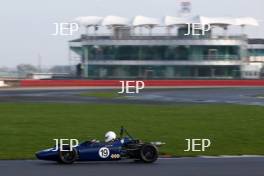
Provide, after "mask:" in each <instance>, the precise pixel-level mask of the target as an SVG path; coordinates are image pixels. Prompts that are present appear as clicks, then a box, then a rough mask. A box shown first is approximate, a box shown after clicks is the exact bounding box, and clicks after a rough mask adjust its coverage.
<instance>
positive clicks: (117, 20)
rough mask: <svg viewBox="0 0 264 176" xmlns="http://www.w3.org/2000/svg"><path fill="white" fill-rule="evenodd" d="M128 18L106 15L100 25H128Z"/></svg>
mask: <svg viewBox="0 0 264 176" xmlns="http://www.w3.org/2000/svg"><path fill="white" fill-rule="evenodd" d="M129 25H130V22H129V19H127V18H124V17H119V16H107V17H105V18H104V19H103V21H102V26H129Z"/></svg>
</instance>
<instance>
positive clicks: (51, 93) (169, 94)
mask: <svg viewBox="0 0 264 176" xmlns="http://www.w3.org/2000/svg"><path fill="white" fill-rule="evenodd" d="M107 91H110V92H118V91H119V90H117V89H116V90H113V89H107V90H103V89H91V88H90V89H88V88H58V89H56V88H52V89H51V88H50V89H48V88H38V89H34V88H33V89H32V88H29V89H19V88H18V89H0V102H52V103H54V102H55V103H99V104H100V103H121V104H123V103H127V104H132V103H133V104H134V103H138V104H176V103H205V104H208V103H221V104H222V103H224V104H225V103H228V104H245V105H260V106H263V105H264V88H262V87H255V88H254V87H248V88H246V87H244V88H177V89H176V88H175V89H145V90H144V91H142V92H140V93H139V94H129V95H126V96H125V97H121V98H120V97H116V98H110V99H103V98H97V97H92V96H85V97H84V96H80V94H81V93H94V92H107Z"/></svg>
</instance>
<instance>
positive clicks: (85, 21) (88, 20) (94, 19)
mask: <svg viewBox="0 0 264 176" xmlns="http://www.w3.org/2000/svg"><path fill="white" fill-rule="evenodd" d="M103 19H104V18H103V17H98V16H82V17H77V18H75V19H74V20H73V21H74V22H76V23H78V24H79V25H82V26H86V27H87V26H99V25H101V23H102V20H103Z"/></svg>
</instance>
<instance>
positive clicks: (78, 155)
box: [36, 127, 164, 164]
mask: <svg viewBox="0 0 264 176" xmlns="http://www.w3.org/2000/svg"><path fill="white" fill-rule="evenodd" d="M124 134H126V136H125V137H123V136H124ZM163 144H164V143H162V142H152V143H144V142H142V141H140V140H137V139H134V138H133V137H132V136H131V135H129V133H128V132H127V130H126V129H124V128H123V127H121V130H120V138H116V139H114V140H112V141H109V142H99V141H95V140H93V141H86V142H83V143H81V144H79V145H78V146H77V147H74V148H72V150H69V149H70V147H71V146H69V145H63V146H61V147H58V146H55V147H54V148H50V149H46V150H43V151H40V152H37V153H36V157H37V158H38V159H40V160H48V161H57V162H58V163H62V164H72V163H74V162H75V161H117V160H121V159H134V160H135V161H142V162H144V163H153V162H155V161H156V160H157V158H158V155H159V151H158V147H159V146H161V145H163ZM61 148H62V149H61Z"/></svg>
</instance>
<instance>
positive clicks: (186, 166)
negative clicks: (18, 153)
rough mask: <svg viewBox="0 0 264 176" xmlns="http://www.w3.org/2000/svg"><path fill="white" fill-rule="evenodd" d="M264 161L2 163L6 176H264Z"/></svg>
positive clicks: (3, 172)
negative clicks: (68, 163) (71, 163)
mask: <svg viewBox="0 0 264 176" xmlns="http://www.w3.org/2000/svg"><path fill="white" fill-rule="evenodd" d="M263 164H264V158H262V157H259V158H175V159H159V160H158V161H157V162H156V163H154V164H143V163H134V162H131V161H122V162H85V163H75V164H73V165H59V164H56V163H53V162H44V161H32V160H25V161H0V174H1V175H3V176H22V175H23V176H24V175H25V176H52V175H54V176H55V175H56V176H73V175H74V176H79V175H81V176H83V175H87V176H104V175H107V176H263V175H264V167H263Z"/></svg>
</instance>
